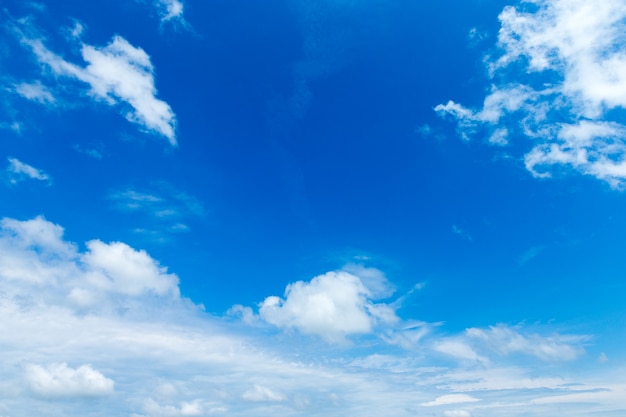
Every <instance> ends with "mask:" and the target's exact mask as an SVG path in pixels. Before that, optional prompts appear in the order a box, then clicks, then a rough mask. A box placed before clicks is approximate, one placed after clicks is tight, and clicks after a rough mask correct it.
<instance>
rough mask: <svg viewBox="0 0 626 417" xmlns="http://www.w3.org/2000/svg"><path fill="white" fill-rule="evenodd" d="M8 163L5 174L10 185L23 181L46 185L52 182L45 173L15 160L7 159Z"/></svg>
mask: <svg viewBox="0 0 626 417" xmlns="http://www.w3.org/2000/svg"><path fill="white" fill-rule="evenodd" d="M8 161H9V166H8V167H7V168H6V174H7V176H8V179H9V182H10V183H12V184H17V183H18V182H20V181H23V180H25V179H33V180H39V181H45V182H47V183H48V184H50V183H51V182H52V179H51V178H50V176H49V175H48V174H47V173H45V172H44V171H42V170H40V169H38V168H35V167H33V166H32V165H28V164H26V163H24V162H22V161H20V160H19V159H17V158H8Z"/></svg>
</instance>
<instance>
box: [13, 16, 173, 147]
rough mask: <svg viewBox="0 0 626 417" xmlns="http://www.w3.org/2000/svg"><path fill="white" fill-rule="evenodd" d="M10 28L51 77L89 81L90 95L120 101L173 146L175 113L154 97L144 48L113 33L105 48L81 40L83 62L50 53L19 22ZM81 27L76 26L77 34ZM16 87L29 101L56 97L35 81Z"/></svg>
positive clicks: (130, 114)
mask: <svg viewBox="0 0 626 417" xmlns="http://www.w3.org/2000/svg"><path fill="white" fill-rule="evenodd" d="M25 30H29V28H25ZM14 31H15V32H16V33H17V34H18V36H19V37H20V40H21V42H22V44H24V45H26V46H28V47H29V48H30V49H31V50H32V51H33V53H34V54H35V57H36V58H37V61H38V62H39V63H40V64H43V65H45V66H47V67H48V68H49V69H50V70H51V71H52V73H53V74H54V75H55V76H57V77H65V78H68V79H71V80H76V81H80V82H81V83H84V84H87V85H88V86H89V90H88V96H90V97H92V98H94V99H96V100H97V101H99V102H103V103H106V104H108V105H110V106H117V105H120V104H121V105H122V106H121V107H122V108H123V109H124V110H123V111H125V117H126V119H127V120H128V121H130V122H132V123H135V124H137V125H139V126H141V127H142V128H143V129H145V130H146V131H149V132H152V133H155V134H157V135H160V136H163V137H165V138H166V139H167V140H168V141H169V143H170V144H171V145H172V146H176V144H177V141H176V115H175V114H174V112H173V110H172V109H171V107H170V106H169V104H167V103H166V102H165V101H163V100H161V99H159V98H157V97H156V95H157V89H156V86H155V80H154V67H153V65H152V63H151V61H150V56H149V55H148V54H147V53H146V52H145V51H144V50H143V49H141V48H140V47H136V46H133V45H131V44H130V43H129V42H128V41H127V40H126V39H124V38H123V37H121V36H114V37H113V38H112V39H111V42H110V43H109V44H108V45H106V46H104V47H99V46H92V45H88V44H86V43H84V42H81V43H80V50H81V56H82V59H83V60H84V61H85V62H86V66H84V67H83V66H81V65H77V64H74V63H72V62H70V61H67V60H65V59H64V58H63V57H61V56H60V55H57V54H56V53H54V52H52V51H51V50H50V49H49V48H48V47H47V46H46V45H45V44H44V40H43V39H42V38H41V37H35V36H30V35H27V34H25V33H24V31H23V30H21V29H19V27H18V26H17V25H16V26H15V27H14ZM80 32H81V31H75V33H74V35H75V39H78V37H79V36H80V34H81V33H80ZM16 91H17V92H18V94H20V95H22V96H24V97H26V98H30V99H31V100H38V101H40V102H41V101H43V102H48V103H51V102H54V96H53V95H52V93H51V92H50V91H48V89H44V87H43V86H40V84H38V83H37V82H35V83H31V84H22V85H21V87H20V86H18V87H17V88H16Z"/></svg>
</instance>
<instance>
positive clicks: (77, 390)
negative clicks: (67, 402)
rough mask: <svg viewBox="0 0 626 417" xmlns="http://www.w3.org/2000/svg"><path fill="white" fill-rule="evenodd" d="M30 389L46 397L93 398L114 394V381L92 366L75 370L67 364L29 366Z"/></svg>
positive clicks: (27, 373)
mask: <svg viewBox="0 0 626 417" xmlns="http://www.w3.org/2000/svg"><path fill="white" fill-rule="evenodd" d="M25 378H26V382H27V384H28V386H29V388H30V389H31V390H32V391H33V392H34V393H36V394H37V395H41V396H45V397H93V396H102V395H109V394H112V393H113V388H114V385H115V384H114V382H113V380H111V379H109V378H107V377H105V376H104V375H102V373H100V372H99V371H97V370H95V369H93V368H92V367H91V365H82V366H79V367H78V368H76V369H74V368H71V367H69V366H67V363H54V364H51V365H48V366H47V367H43V366H40V365H34V364H29V365H27V366H26V368H25Z"/></svg>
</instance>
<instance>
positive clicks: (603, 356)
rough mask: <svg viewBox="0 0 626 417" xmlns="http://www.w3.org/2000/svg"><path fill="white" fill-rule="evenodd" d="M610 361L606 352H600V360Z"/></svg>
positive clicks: (603, 361)
mask: <svg viewBox="0 0 626 417" xmlns="http://www.w3.org/2000/svg"><path fill="white" fill-rule="evenodd" d="M608 361H609V357H608V356H606V353H604V352H602V353H600V355H598V362H600V363H607V362H608Z"/></svg>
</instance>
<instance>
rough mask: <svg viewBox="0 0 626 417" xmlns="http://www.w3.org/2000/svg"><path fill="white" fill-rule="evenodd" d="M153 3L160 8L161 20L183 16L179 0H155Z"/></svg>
mask: <svg viewBox="0 0 626 417" xmlns="http://www.w3.org/2000/svg"><path fill="white" fill-rule="evenodd" d="M155 4H156V5H157V7H158V8H159V9H160V14H161V20H162V21H164V22H167V21H169V20H172V19H182V18H183V3H182V2H181V1H180V0H155Z"/></svg>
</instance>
